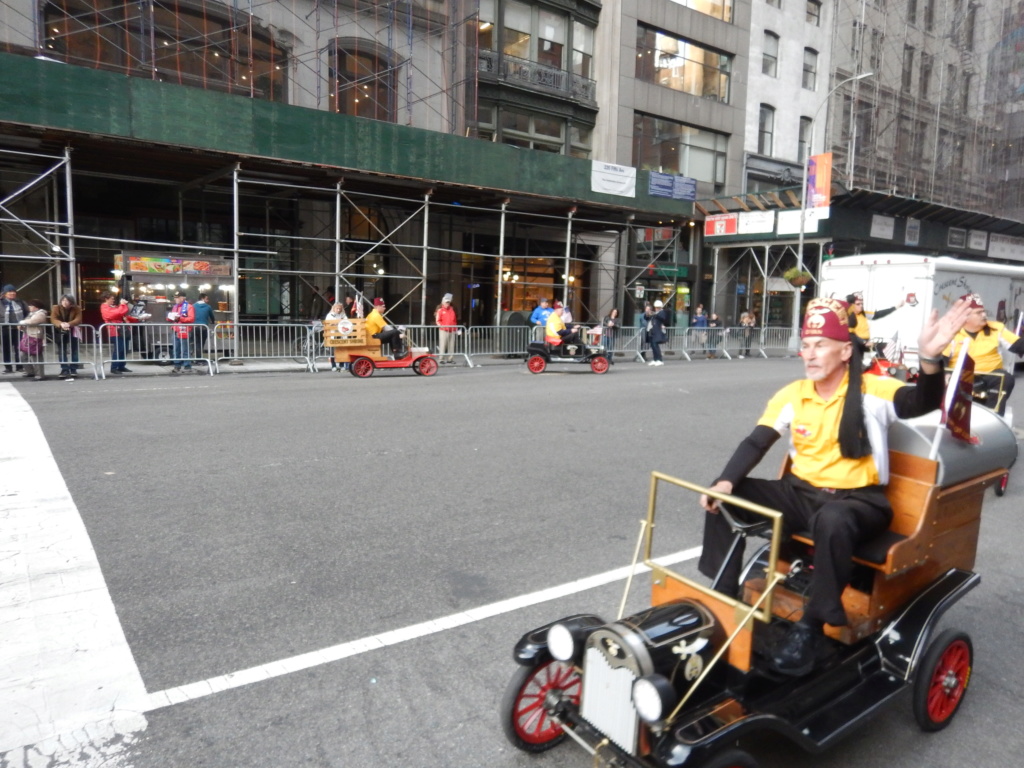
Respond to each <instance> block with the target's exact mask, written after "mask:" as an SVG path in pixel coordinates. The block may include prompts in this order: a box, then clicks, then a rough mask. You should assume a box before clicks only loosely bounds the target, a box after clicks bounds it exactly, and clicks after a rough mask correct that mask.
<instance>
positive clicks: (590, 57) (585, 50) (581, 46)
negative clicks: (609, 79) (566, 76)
mask: <svg viewBox="0 0 1024 768" xmlns="http://www.w3.org/2000/svg"><path fill="white" fill-rule="evenodd" d="M593 66H594V28H593V27H588V26H587V25H586V24H580V23H579V22H578V21H574V22H573V23H572V73H573V74H574V75H579V76H580V77H585V78H587V79H588V80H593V79H594V74H593Z"/></svg>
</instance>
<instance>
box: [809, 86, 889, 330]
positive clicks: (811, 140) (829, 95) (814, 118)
mask: <svg viewBox="0 0 1024 768" xmlns="http://www.w3.org/2000/svg"><path fill="white" fill-rule="evenodd" d="M873 74H874V72H862V73H861V74H859V75H854V76H853V77H848V78H846V79H845V80H840V81H839V82H838V83H836V84H835V85H834V86H833V87H832V90H830V91H829V92H828V93H826V94H825V98H824V99H822V102H821V104H819V105H818V108H817V109H816V110H815V111H814V115H813V116H812V117H811V125H810V135H809V136H808V137H807V156H806V157H804V159H803V164H804V173H803V183H802V184H801V185H800V228H799V235H798V237H797V245H796V266H797V269H798V270H800V271H801V272H802V271H803V269H804V229H805V228H806V226H807V224H806V220H807V167H808V166H809V165H810V163H811V152H813V151H814V149H813V147H814V124H815V122H816V121H817V119H818V115H819V114H821V110H822V108H823V107H824V106H825V105H826V104H828V100H829V99H830V98H832V94H833V93H835V92H836V91H838V90H839V89H840V88H842V87H843V86H844V85H846V84H847V83H852V82H854V81H855V80H863V79H864V78H866V77H871V76H872V75H873ZM799 331H800V291H799V289H798V290H797V291H796V292H795V294H794V296H793V324H792V334H791V336H790V344H791V346H792V347H793V348H797V347H799V345H798V344H797V338H798V336H799Z"/></svg>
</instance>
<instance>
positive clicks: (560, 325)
mask: <svg viewBox="0 0 1024 768" xmlns="http://www.w3.org/2000/svg"><path fill="white" fill-rule="evenodd" d="M564 311H565V306H564V305H563V304H562V302H560V301H556V302H555V307H554V309H553V310H551V314H550V315H548V319H547V321H546V322H545V325H544V341H546V342H547V343H548V344H551V345H552V346H556V347H557V346H559V345H561V344H565V345H569V344H576V345H580V344H582V342H581V341H580V335H579V333H577V332H576V331H575V330H573V329H570V328H566V327H565V321H564V320H563V319H562V313H563V312H564Z"/></svg>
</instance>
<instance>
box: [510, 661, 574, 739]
mask: <svg viewBox="0 0 1024 768" xmlns="http://www.w3.org/2000/svg"><path fill="white" fill-rule="evenodd" d="M582 690H583V680H582V679H581V678H580V676H579V674H578V673H577V672H576V670H575V669H573V667H572V665H570V664H566V663H564V662H561V661H553V660H552V661H548V662H546V663H544V664H539V665H537V666H536V667H519V669H517V670H516V673H515V674H514V675H512V679H511V680H510V681H509V684H508V688H506V689H505V696H504V697H503V698H502V700H501V727H502V729H503V730H504V731H505V737H506V738H507V739H508V740H509V742H510V743H511V744H512V746H514V747H516V748H517V749H521V750H522V751H524V752H543V751H545V750H548V749H551V748H552V747H554V746H556V745H558V744H561V743H562V741H564V740H565V732H564V731H563V730H562V726H561V725H559V724H558V723H556V722H555V721H554V720H552V719H551V716H550V715H549V714H548V713H547V710H545V709H544V698H545V697H546V696H547V695H548V693H549V692H550V691H559V692H561V694H562V695H563V696H565V697H567V698H568V699H569V700H570V701H572V702H573V703H574V704H576V705H579V703H580V693H581V692H582Z"/></svg>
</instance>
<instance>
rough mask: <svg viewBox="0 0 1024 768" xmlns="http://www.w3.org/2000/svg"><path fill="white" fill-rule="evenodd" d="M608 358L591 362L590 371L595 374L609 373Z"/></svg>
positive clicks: (595, 358)
mask: <svg viewBox="0 0 1024 768" xmlns="http://www.w3.org/2000/svg"><path fill="white" fill-rule="evenodd" d="M608 367H609V366H608V358H607V357H600V356H598V357H594V358H591V360H590V370H592V371H593V372H594V373H607V372H608Z"/></svg>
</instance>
